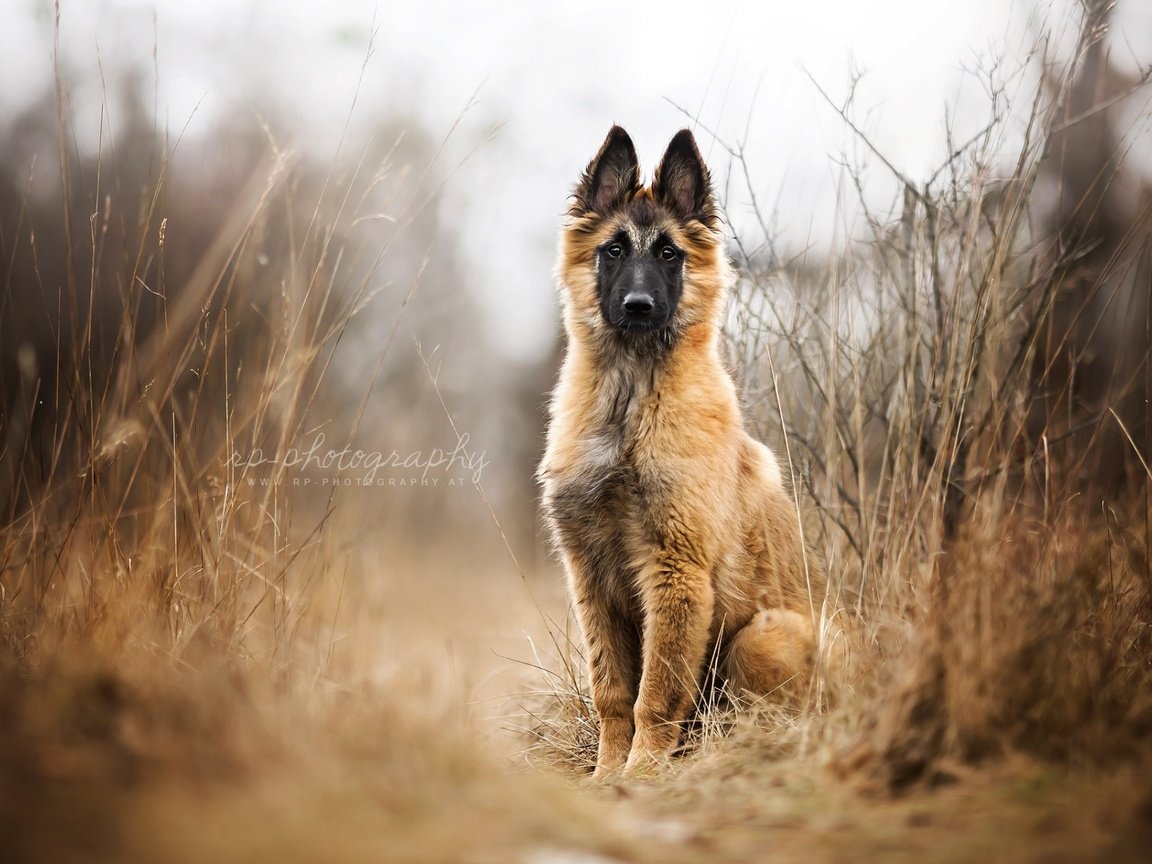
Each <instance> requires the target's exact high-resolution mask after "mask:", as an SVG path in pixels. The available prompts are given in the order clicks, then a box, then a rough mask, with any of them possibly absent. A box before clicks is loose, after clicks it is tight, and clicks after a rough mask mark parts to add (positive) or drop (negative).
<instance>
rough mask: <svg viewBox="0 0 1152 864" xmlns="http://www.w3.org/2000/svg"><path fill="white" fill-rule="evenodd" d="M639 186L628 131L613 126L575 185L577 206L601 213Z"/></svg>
mask: <svg viewBox="0 0 1152 864" xmlns="http://www.w3.org/2000/svg"><path fill="white" fill-rule="evenodd" d="M639 188H640V165H639V162H638V161H637V159H636V147H635V146H634V145H633V144H632V139H631V138H629V137H628V133H627V132H625V131H624V130H623V129H621V128H620V127H619V126H613V127H612V129H611V130H610V131H609V132H608V137H607V138H605V139H604V143H603V144H602V145H601V146H600V152H599V153H597V154H596V157H595V158H594V159H593V160H592V161H591V162H589V163H588V167H587V168H586V169H585V171H584V176H583V177H581V178H580V182H579V184H577V186H576V193H575V195H576V202H577V207H578V209H580V210H583V211H589V210H591V211H592V212H594V213H599V214H601V215H603V214H605V213H608V212H609V211H610V210H612V208H613V207H615V206H616V205H617V204H619V203H620V202H621V201H622V200H624V198H625V197H627V196H628V195H630V194H631V193H633V192H635V191H636V190H637V189H639Z"/></svg>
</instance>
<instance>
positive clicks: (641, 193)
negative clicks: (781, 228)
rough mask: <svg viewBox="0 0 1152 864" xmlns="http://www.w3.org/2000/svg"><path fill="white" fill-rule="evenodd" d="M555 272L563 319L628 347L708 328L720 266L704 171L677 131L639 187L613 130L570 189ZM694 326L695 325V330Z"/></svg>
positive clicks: (631, 152) (628, 145)
mask: <svg viewBox="0 0 1152 864" xmlns="http://www.w3.org/2000/svg"><path fill="white" fill-rule="evenodd" d="M568 215H569V219H568V223H567V225H566V226H565V228H564V232H563V234H562V236H561V244H560V247H561V248H560V262H559V267H558V271H559V272H558V277H559V281H560V283H561V285H562V286H563V289H564V291H565V292H566V296H565V303H566V305H567V314H568V316H569V321H570V324H573V325H575V326H578V327H581V328H587V330H589V331H590V332H591V333H592V334H594V335H595V336H596V337H599V338H603V339H607V340H611V341H613V342H615V343H618V344H620V345H623V346H627V347H632V348H636V349H638V350H665V349H667V348H670V347H671V346H673V345H674V344H676V343H677V341H679V340H680V339H681V338H682V337H684V335H685V334H686V333H688V332H689V331H691V330H693V329H694V328H695V329H697V330H699V331H701V332H702V333H703V334H704V335H705V336H707V335H709V334H710V331H712V330H714V329H715V326H716V325H717V323H718V320H719V315H720V312H721V310H722V308H723V303H724V292H725V289H726V283H727V281H728V265H727V260H726V258H725V256H724V242H723V235H722V234H721V230H720V216H719V213H718V211H717V209H716V205H715V202H714V200H713V197H712V186H711V181H710V179H709V176H708V168H707V166H705V164H704V160H703V159H702V158H701V156H700V151H699V150H698V149H697V148H696V141H695V139H693V137H692V133H691V132H690V131H688V130H687V129H683V130H681V131H680V132H677V133H676V135H675V136H674V137H673V138H672V141H671V142H670V143H669V144H668V148H667V150H666V151H665V153H664V156H663V158H662V159H661V160H660V164H659V166H658V167H657V168H656V172H655V175H654V176H653V179H652V183H651V184H650V185H648V186H644V185H641V182H640V167H639V165H638V163H637V159H636V148H635V147H634V146H633V144H632V139H631V138H629V137H628V133H627V132H625V131H624V130H623V129H621V128H620V127H619V126H613V127H612V130H611V131H610V132H609V133H608V137H607V138H606V139H605V140H604V144H603V145H602V146H601V147H600V152H599V153H597V154H596V157H595V158H594V159H593V160H592V161H591V162H590V163H589V165H588V168H587V169H586V170H585V172H584V175H583V176H582V177H581V179H580V182H579V183H578V184H577V186H576V189H575V192H574V193H573V201H572V205H571V207H570V209H569V211H568ZM698 325H703V326H702V327H700V326H698Z"/></svg>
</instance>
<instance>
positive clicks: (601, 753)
mask: <svg viewBox="0 0 1152 864" xmlns="http://www.w3.org/2000/svg"><path fill="white" fill-rule="evenodd" d="M567 564H568V569H569V577H570V580H571V586H572V595H573V597H574V599H575V600H576V616H577V618H578V619H579V622H580V630H581V632H582V633H583V634H584V647H585V650H586V651H587V657H588V673H589V679H590V681H591V685H592V688H591V689H592V704H593V706H594V707H595V708H596V714H597V716H598V718H599V720H600V742H599V746H598V747H597V750H596V771H595V773H594V776H596V777H601V776H603V775H604V774H606V773H609V772H612V771H618V770H619V769H620V767H621V766H622V765H623V764H624V760H625V759H626V758H627V757H628V748H629V747H630V746H631V743H632V734H633V729H634V727H633V725H632V724H633V719H632V718H633V709H634V706H635V704H636V690H637V686H638V684H639V679H640V634H639V632H638V631H637V628H636V625H635V623H633V622H630V621H629V620H628V618H627V616H625V615H624V614H623V613H621V611H620V610H619V609H617V608H615V607H614V606H613V604H612V603H611V602H610V600H609V598H608V597H606V596H605V594H604V590H603V586H601V585H599V584H598V581H597V579H596V576H595V573H594V572H593V570H592V568H590V567H588V566H584V565H582V564H581V563H579V561H578V560H576V559H575V558H573V557H569V558H568V561H567Z"/></svg>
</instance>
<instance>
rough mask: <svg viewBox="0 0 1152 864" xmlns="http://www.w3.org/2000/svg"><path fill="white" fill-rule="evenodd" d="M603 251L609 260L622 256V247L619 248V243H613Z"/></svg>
mask: <svg viewBox="0 0 1152 864" xmlns="http://www.w3.org/2000/svg"><path fill="white" fill-rule="evenodd" d="M604 251H605V252H607V253H608V257H609V258H619V257H620V256H621V255H623V254H624V247H623V246H621V245H620V244H619V243H613V244H612V245H611V246H609V247H608V248H607V249H605V250H604Z"/></svg>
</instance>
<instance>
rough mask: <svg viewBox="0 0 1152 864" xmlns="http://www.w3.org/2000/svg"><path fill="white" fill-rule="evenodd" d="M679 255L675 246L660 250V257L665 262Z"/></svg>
mask: <svg viewBox="0 0 1152 864" xmlns="http://www.w3.org/2000/svg"><path fill="white" fill-rule="evenodd" d="M679 255H680V251H679V250H678V249H677V248H676V247H675V246H665V247H664V248H663V249H661V250H660V257H661V258H663V259H664V260H665V261H671V260H672V259H673V258H676V257H678V256H679Z"/></svg>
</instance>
